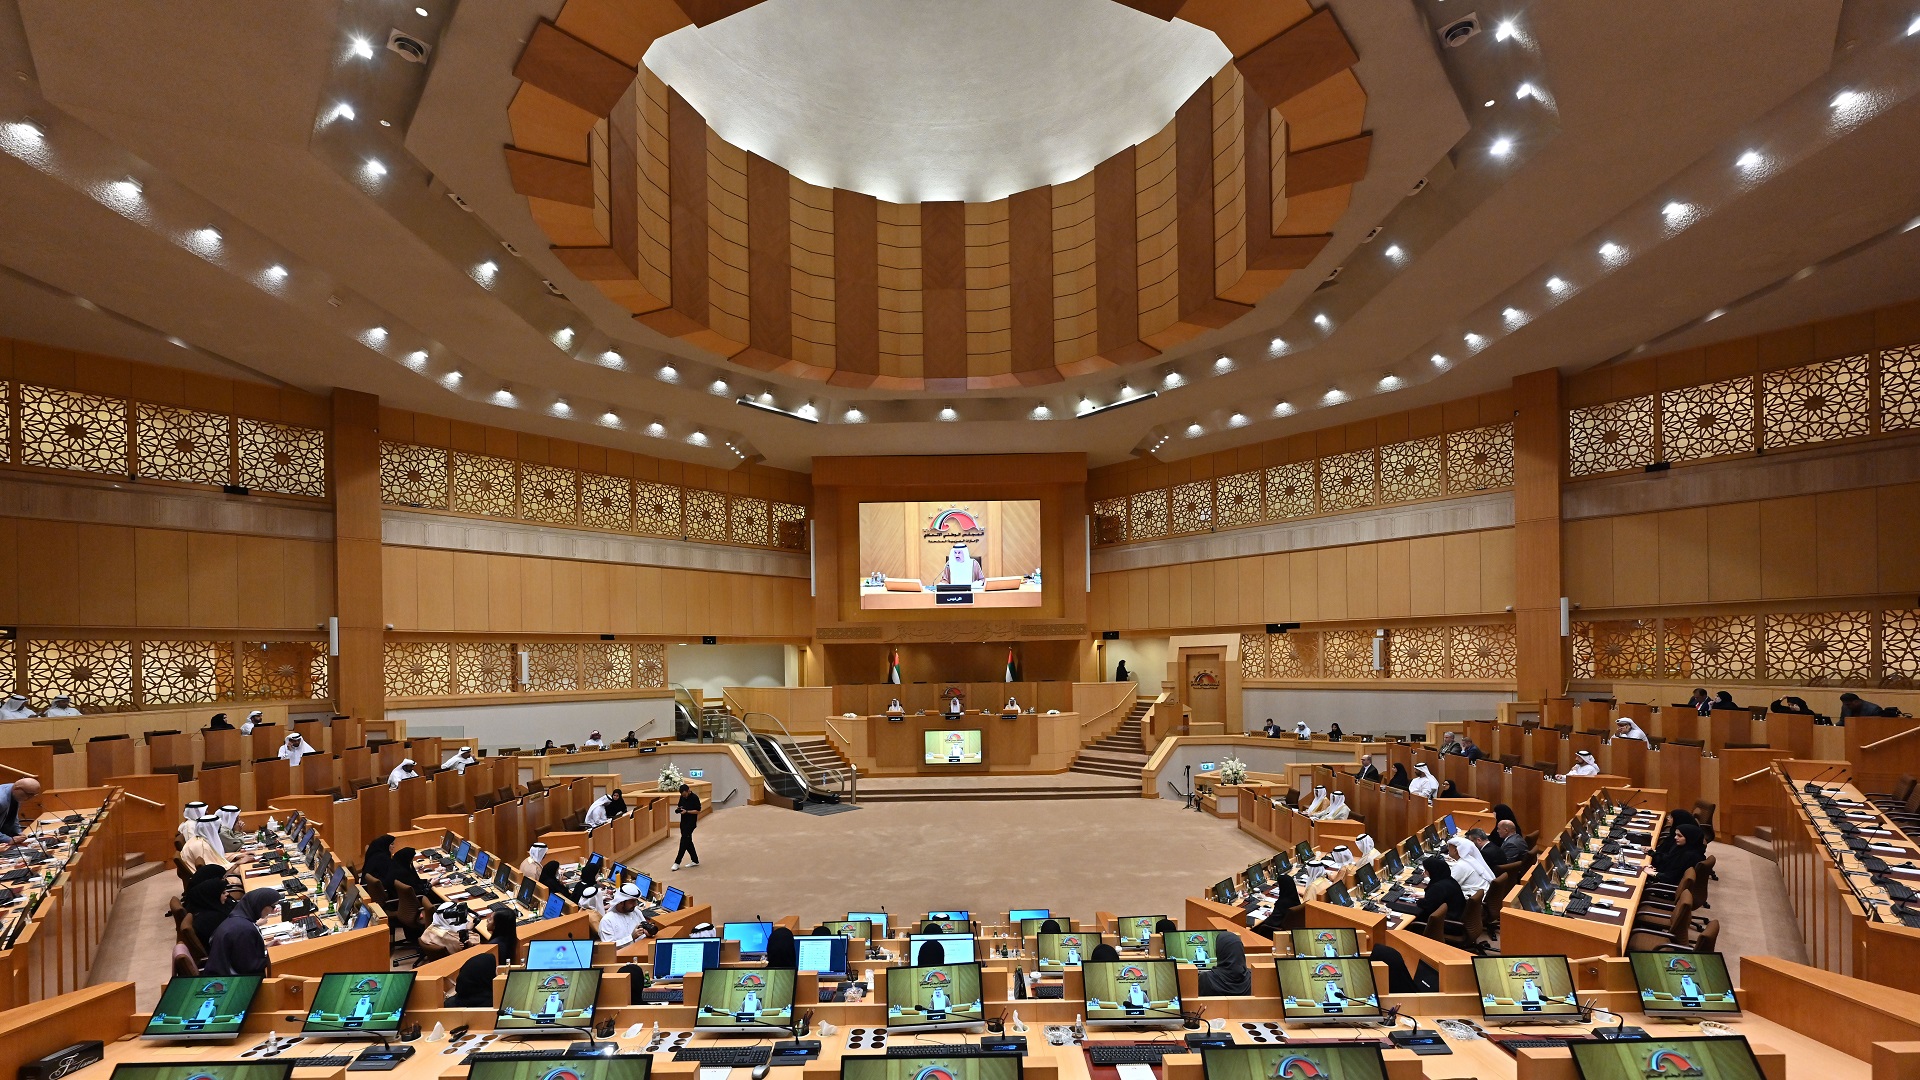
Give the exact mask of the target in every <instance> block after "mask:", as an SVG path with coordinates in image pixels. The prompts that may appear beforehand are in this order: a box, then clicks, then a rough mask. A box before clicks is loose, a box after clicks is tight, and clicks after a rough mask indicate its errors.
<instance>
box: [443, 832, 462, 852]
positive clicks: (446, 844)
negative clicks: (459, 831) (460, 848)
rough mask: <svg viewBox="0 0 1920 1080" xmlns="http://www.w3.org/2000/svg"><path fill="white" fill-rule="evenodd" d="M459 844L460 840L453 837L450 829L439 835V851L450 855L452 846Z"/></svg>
mask: <svg viewBox="0 0 1920 1080" xmlns="http://www.w3.org/2000/svg"><path fill="white" fill-rule="evenodd" d="M459 842H460V838H459V837H458V836H455V835H454V832H453V830H452V829H448V830H447V831H445V832H443V833H441V834H440V850H441V851H444V852H447V853H448V854H452V852H453V848H454V845H455V844H458V843H459Z"/></svg>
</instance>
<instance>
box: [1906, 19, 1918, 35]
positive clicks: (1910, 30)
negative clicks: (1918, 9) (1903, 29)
mask: <svg viewBox="0 0 1920 1080" xmlns="http://www.w3.org/2000/svg"><path fill="white" fill-rule="evenodd" d="M1915 34H1920V16H1916V17H1915V18H1914V20H1913V21H1912V22H1910V23H1908V24H1907V36H1908V37H1912V36H1913V35H1915Z"/></svg>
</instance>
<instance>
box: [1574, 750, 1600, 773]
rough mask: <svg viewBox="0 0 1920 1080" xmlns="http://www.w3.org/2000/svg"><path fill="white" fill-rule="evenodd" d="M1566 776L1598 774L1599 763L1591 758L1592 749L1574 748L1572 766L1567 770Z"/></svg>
mask: <svg viewBox="0 0 1920 1080" xmlns="http://www.w3.org/2000/svg"><path fill="white" fill-rule="evenodd" d="M1567 775H1568V776H1599V775H1600V763H1599V762H1597V761H1595V760H1593V753H1592V751H1588V750H1575V751H1574V752H1573V768H1571V769H1568V770H1567Z"/></svg>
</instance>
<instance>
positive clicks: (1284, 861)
mask: <svg viewBox="0 0 1920 1080" xmlns="http://www.w3.org/2000/svg"><path fill="white" fill-rule="evenodd" d="M1267 869H1268V870H1269V871H1271V872H1272V874H1273V876H1274V877H1275V878H1276V879H1277V878H1279V877H1281V876H1283V875H1286V874H1291V873H1293V860H1292V859H1289V858H1287V853H1286V852H1284V851H1276V852H1274V853H1273V858H1271V859H1268V860H1267Z"/></svg>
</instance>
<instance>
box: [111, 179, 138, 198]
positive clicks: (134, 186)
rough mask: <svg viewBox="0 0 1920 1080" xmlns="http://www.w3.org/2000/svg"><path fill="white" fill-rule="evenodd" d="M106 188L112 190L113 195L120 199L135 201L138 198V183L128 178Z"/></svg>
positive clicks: (116, 181)
mask: <svg viewBox="0 0 1920 1080" xmlns="http://www.w3.org/2000/svg"><path fill="white" fill-rule="evenodd" d="M107 186H108V187H109V188H111V189H112V190H113V193H114V194H115V195H118V196H119V197H121V198H122V199H137V198H139V197H140V190H141V189H140V181H138V180H135V179H133V178H132V177H128V178H127V179H125V180H115V181H114V182H113V183H111V184H108V185H107Z"/></svg>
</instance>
